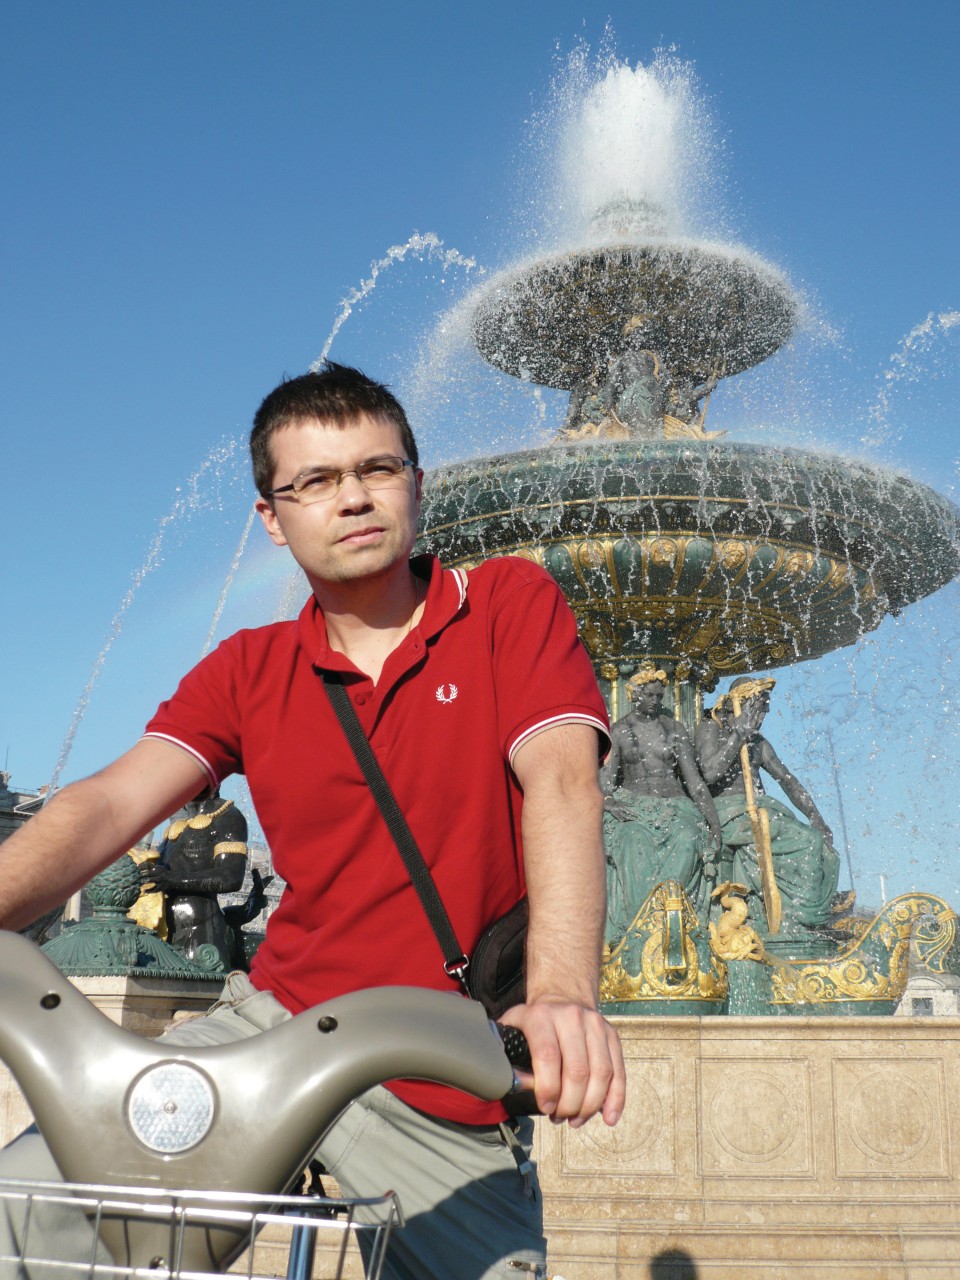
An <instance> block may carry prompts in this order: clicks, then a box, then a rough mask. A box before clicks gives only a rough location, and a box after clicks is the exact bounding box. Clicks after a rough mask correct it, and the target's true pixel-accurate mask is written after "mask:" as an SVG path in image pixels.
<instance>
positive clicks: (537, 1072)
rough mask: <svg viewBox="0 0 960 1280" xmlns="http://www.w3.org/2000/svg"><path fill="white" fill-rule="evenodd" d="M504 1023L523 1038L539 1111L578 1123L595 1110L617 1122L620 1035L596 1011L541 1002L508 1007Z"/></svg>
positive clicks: (621, 1096) (621, 1081)
mask: <svg viewBox="0 0 960 1280" xmlns="http://www.w3.org/2000/svg"><path fill="white" fill-rule="evenodd" d="M504 1021H510V1022H515V1023H516V1025H518V1026H520V1027H522V1029H523V1031H524V1033H525V1035H526V1037H527V1042H528V1044H529V1045H530V1057H531V1060H532V1062H533V1077H534V1095H535V1097H536V1099H537V1106H538V1107H539V1109H540V1111H541V1112H542V1114H543V1115H547V1116H551V1117H552V1118H553V1119H554V1120H556V1121H561V1120H568V1121H570V1123H571V1125H572V1126H573V1127H579V1125H581V1124H583V1123H585V1122H586V1121H587V1120H589V1119H590V1117H591V1116H594V1115H596V1114H597V1113H598V1112H600V1113H602V1115H603V1118H604V1120H605V1122H606V1123H607V1124H611V1125H612V1124H616V1122H617V1120H619V1118H620V1115H621V1113H622V1111H623V1106H624V1101H625V1097H626V1073H625V1071H624V1066H623V1055H622V1053H621V1050H620V1040H619V1037H618V1036H617V1033H616V1032H615V1031H614V1029H613V1028H612V1027H611V1026H610V1024H609V1023H608V1022H606V1021H605V1020H604V1019H603V1018H602V1017H601V1016H600V1014H599V1013H597V1012H595V1011H594V1010H590V1009H584V1008H582V1007H581V1006H580V1005H576V1004H568V1003H556V1004H554V1003H551V1002H547V1001H541V1002H538V1003H536V1004H531V1005H520V1006H518V1007H517V1008H516V1009H512V1010H510V1011H509V1013H508V1014H507V1015H506V1016H505V1017H504Z"/></svg>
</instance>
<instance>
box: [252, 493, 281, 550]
mask: <svg viewBox="0 0 960 1280" xmlns="http://www.w3.org/2000/svg"><path fill="white" fill-rule="evenodd" d="M254 507H255V508H256V512H257V515H258V516H259V517H260V519H261V520H262V521H263V527H264V528H265V529H266V531H267V533H268V534H269V536H270V541H271V542H273V543H275V545H276V546H278V547H285V546H286V545H287V539H286V537H285V536H284V532H283V530H282V529H281V528H280V521H279V520H278V519H277V513H276V511H274V509H273V503H272V502H270V501H269V499H267V498H258V499H257V500H256V502H255V503H254Z"/></svg>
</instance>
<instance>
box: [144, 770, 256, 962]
mask: <svg viewBox="0 0 960 1280" xmlns="http://www.w3.org/2000/svg"><path fill="white" fill-rule="evenodd" d="M246 866H247V820H246V818H245V817H244V816H243V814H242V813H241V812H240V810H239V809H238V808H237V807H236V806H235V805H234V803H233V801H232V800H224V799H223V798H222V797H221V795H220V793H219V791H215V792H213V793H212V794H211V795H209V796H207V797H205V798H204V799H202V800H191V801H190V802H189V804H187V805H186V806H185V807H184V809H183V810H181V812H180V814H179V815H177V816H175V817H174V819H173V821H172V822H171V823H170V826H169V827H168V828H167V831H166V833H165V835H164V837H163V841H162V842H161V845H160V852H159V857H158V858H157V859H156V860H151V861H149V862H145V863H143V864H142V865H141V868H140V874H141V879H142V881H143V883H144V884H145V885H149V886H152V887H153V888H154V889H155V890H159V891H161V892H162V893H163V895H164V899H165V905H164V921H165V924H166V937H167V941H168V942H169V943H170V945H171V946H173V947H175V948H176V949H177V950H178V951H180V952H182V953H183V954H184V955H185V956H187V958H188V959H190V960H195V961H197V963H199V964H201V965H203V966H204V967H207V968H211V969H212V970H218V971H220V972H226V971H227V970H229V969H238V968H239V969H245V968H246V961H245V957H244V954H243V944H242V939H241V937H240V931H239V924H240V923H243V922H245V921H246V920H247V919H248V918H249V919H252V918H253V916H252V915H251V914H250V911H251V910H252V908H253V907H254V906H256V905H257V901H259V906H258V908H257V911H256V912H253V914H254V915H255V914H258V912H259V910H262V909H263V893H262V888H263V881H262V880H261V878H260V877H259V875H256V874H255V876H254V888H253V890H252V891H251V897H250V899H248V902H247V903H246V904H243V905H242V906H241V907H240V908H239V909H236V908H230V907H228V908H227V914H225V913H224V911H222V910H221V908H220V904H219V902H218V901H217V898H218V895H219V894H221V893H234V892H236V890H237V889H239V888H240V886H241V885H242V884H243V877H244V872H245V871H246ZM231 916H233V917H234V918H233V919H231V918H230V917H231Z"/></svg>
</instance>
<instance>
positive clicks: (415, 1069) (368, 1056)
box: [0, 932, 525, 1263]
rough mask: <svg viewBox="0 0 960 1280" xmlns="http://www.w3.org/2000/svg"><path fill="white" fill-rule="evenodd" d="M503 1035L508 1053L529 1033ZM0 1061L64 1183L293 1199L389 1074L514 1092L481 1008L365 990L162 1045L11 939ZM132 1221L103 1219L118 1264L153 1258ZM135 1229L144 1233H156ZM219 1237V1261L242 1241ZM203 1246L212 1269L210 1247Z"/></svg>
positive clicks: (0, 950) (401, 990) (1, 982)
mask: <svg viewBox="0 0 960 1280" xmlns="http://www.w3.org/2000/svg"><path fill="white" fill-rule="evenodd" d="M505 1031H506V1033H507V1036H508V1039H510V1040H511V1041H512V1045H513V1048H512V1052H513V1053H514V1055H516V1053H518V1052H520V1051H521V1050H522V1046H520V1042H519V1041H518V1040H517V1038H516V1035H519V1036H520V1040H522V1033H516V1035H515V1034H514V1033H515V1032H516V1029H515V1028H506V1029H505ZM523 1045H524V1046H525V1041H524V1042H523ZM0 1057H2V1058H3V1059H4V1060H5V1061H6V1062H7V1064H8V1065H9V1067H10V1069H11V1071H12V1072H13V1074H14V1076H15V1077H16V1079H17V1082H18V1084H19V1085H20V1087H21V1089H22V1090H23V1092H24V1094H25V1096H26V1098H27V1101H28V1103H29V1104H30V1106H31V1108H32V1109H33V1112H34V1115H35V1117H36V1120H37V1124H38V1125H39V1127H40V1130H41V1132H42V1133H43V1135H44V1138H45V1139H46V1141H47V1144H48V1146H49V1147H50V1150H51V1152H52V1154H53V1157H54V1159H55V1160H56V1162H57V1165H58V1166H59V1168H60V1170H61V1172H62V1173H63V1175H64V1177H65V1178H66V1179H67V1180H68V1181H72V1182H86V1183H90V1182H102V1181H104V1174H105V1172H107V1174H108V1176H109V1178H110V1179H116V1180H118V1181H122V1182H127V1183H130V1184H133V1185H137V1186H170V1185H176V1186H178V1187H182V1188H184V1189H188V1190H199V1189H202V1188H208V1187H211V1186H215V1187H217V1188H222V1189H223V1190H224V1191H227V1192H230V1191H245V1192H262V1193H265V1194H275V1193H276V1194H279V1193H281V1192H284V1191H286V1190H287V1189H288V1188H289V1187H290V1186H291V1185H292V1183H293V1182H294V1180H295V1179H296V1178H297V1177H298V1175H299V1173H300V1171H301V1170H302V1168H303V1166H304V1165H305V1164H306V1162H307V1160H308V1159H309V1158H310V1155H311V1153H312V1152H313V1150H314V1149H315V1147H316V1145H317V1143H318V1142H319V1140H320V1138H321V1137H322V1136H323V1134H324V1133H325V1132H326V1130H327V1129H328V1128H329V1127H330V1125H331V1124H332V1123H333V1122H334V1120H335V1119H336V1118H337V1116H339V1115H340V1113H341V1112H342V1111H343V1110H344V1108H345V1107H346V1106H347V1105H348V1104H349V1103H350V1102H351V1101H352V1100H353V1099H354V1098H355V1097H357V1096H358V1095H359V1094H361V1093H363V1092H364V1091H365V1090H366V1089H369V1088H371V1087H372V1086H373V1085H376V1084H380V1083H382V1082H383V1081H384V1080H392V1079H410V1078H415V1079H426V1080H432V1081H435V1082H437V1083H439V1084H446V1085H451V1086H453V1087H454V1088H457V1089H462V1090H464V1091H466V1092H468V1093H471V1094H473V1095H475V1096H476V1097H479V1098H483V1099H486V1100H488V1101H493V1100H495V1099H498V1098H502V1097H504V1096H505V1095H506V1094H507V1093H508V1092H509V1091H510V1090H511V1088H512V1086H513V1084H514V1078H513V1073H512V1070H511V1067H510V1065H509V1063H508V1061H507V1058H506V1056H505V1053H504V1046H503V1044H502V1042H501V1040H500V1038H499V1037H498V1036H497V1035H496V1034H494V1032H493V1030H492V1024H491V1023H490V1022H489V1020H488V1018H487V1015H486V1012H485V1011H484V1009H483V1008H482V1006H480V1005H479V1004H476V1003H474V1002H472V1001H467V1000H464V999H462V998H460V997H459V996H456V995H452V994H442V993H439V992H435V991H426V990H423V989H420V988H415V987H387V988H374V989H371V990H367V991H357V992H353V993H351V994H350V995H346V996H341V997H339V998H338V999H336V1000H331V1001H328V1002H327V1003H325V1004H323V1005H318V1006H317V1007H316V1008H314V1009H310V1010H308V1011H307V1012H304V1013H301V1014H298V1015H296V1016H295V1017H293V1018H291V1019H290V1021H288V1022H284V1023H282V1024H281V1025H279V1026H277V1027H273V1028H272V1029H270V1030H268V1031H264V1032H263V1033H262V1034H260V1035H257V1036H255V1037H253V1038H252V1039H250V1040H244V1041H239V1042H237V1043H234V1044H229V1045H217V1046H197V1047H193V1046H187V1045H179V1044H164V1043H163V1042H157V1041H150V1040H144V1039H142V1038H141V1037H139V1036H135V1035H132V1034H131V1033H130V1032H127V1031H123V1030H122V1029H121V1028H120V1027H117V1026H116V1025H115V1024H114V1023H112V1022H111V1021H110V1019H109V1018H107V1017H106V1015H105V1014H102V1013H100V1012H99V1010H97V1009H96V1008H94V1006H93V1005H92V1004H90V1002H89V1001H88V1000H87V999H86V997H85V996H83V995H81V993H80V992H79V991H77V990H76V988H75V987H74V986H73V985H72V984H71V983H70V982H69V980H68V979H67V978H66V977H65V976H64V975H63V974H62V973H61V972H60V970H59V969H57V968H56V967H55V966H54V965H53V964H51V962H50V961H49V960H48V959H47V958H46V956H44V955H43V953H42V952H41V951H40V950H39V948H38V947H36V946H35V945H34V944H33V943H32V942H29V941H28V940H27V939H25V938H22V937H20V936H19V935H17V934H13V933H6V932H0ZM515 1060H516V1061H518V1065H519V1060H518V1059H516V1058H515ZM268 1118H269V1119H268ZM94 1135H95V1137H94ZM129 1226H130V1224H122V1223H117V1224H111V1223H109V1222H104V1223H103V1224H102V1227H101V1235H102V1237H103V1239H104V1243H105V1244H106V1245H107V1247H108V1248H109V1249H110V1250H111V1252H112V1253H113V1254H114V1257H115V1258H118V1260H119V1256H120V1255H122V1254H126V1253H128V1252H131V1251H134V1252H135V1253H136V1255H137V1256H138V1257H152V1256H154V1255H155V1254H156V1253H157V1252H159V1253H161V1254H162V1252H163V1250H162V1249H158V1247H157V1245H156V1243H155V1242H153V1241H151V1240H149V1239H146V1238H145V1239H144V1240H143V1241H139V1240H138V1241H135V1242H133V1243H131V1240H130V1238H129ZM142 1229H143V1232H144V1233H145V1237H146V1235H148V1234H149V1231H150V1226H149V1224H143V1228H142ZM205 1234H206V1233H205ZM223 1234H224V1236H225V1237H228V1238H227V1239H224V1241H222V1242H220V1243H217V1244H216V1246H215V1256H217V1257H221V1256H228V1255H229V1254H230V1252H231V1249H232V1248H233V1246H234V1244H235V1240H234V1237H233V1236H232V1234H231V1233H229V1232H225V1233H223ZM196 1247H197V1249H198V1250H199V1251H200V1252H201V1253H202V1254H203V1257H204V1260H205V1263H208V1262H209V1257H210V1249H211V1247H212V1244H211V1240H210V1239H209V1237H208V1238H206V1239H198V1240H197V1241H196Z"/></svg>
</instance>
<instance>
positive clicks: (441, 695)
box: [437, 684, 460, 702]
mask: <svg viewBox="0 0 960 1280" xmlns="http://www.w3.org/2000/svg"><path fill="white" fill-rule="evenodd" d="M448 689H449V690H450V692H449V693H448V692H447V690H448ZM459 692H460V691H459V689H458V688H457V686H456V685H455V684H442V685H440V687H439V688H438V689H437V701H438V702H452V701H453V700H454V698H455V697H456V696H457V694H458V693H459Z"/></svg>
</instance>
